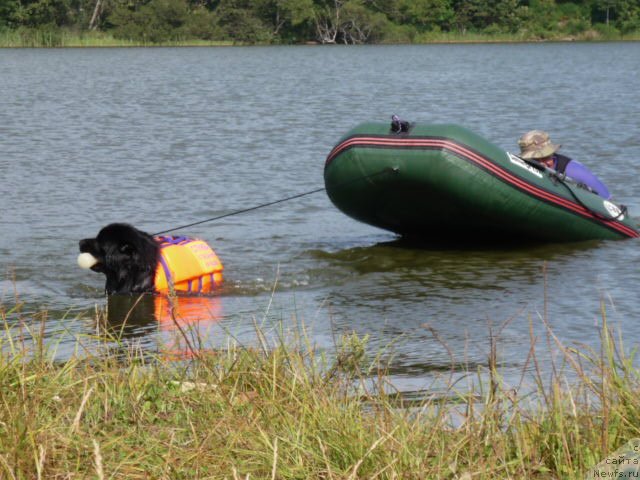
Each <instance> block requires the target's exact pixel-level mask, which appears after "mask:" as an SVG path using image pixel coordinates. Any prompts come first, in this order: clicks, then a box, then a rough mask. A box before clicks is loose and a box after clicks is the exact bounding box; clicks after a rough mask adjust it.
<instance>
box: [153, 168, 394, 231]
mask: <svg viewBox="0 0 640 480" xmlns="http://www.w3.org/2000/svg"><path fill="white" fill-rule="evenodd" d="M398 172H399V168H398V167H387V168H384V169H382V170H380V171H379V172H376V173H372V174H370V175H363V176H361V177H358V178H355V179H353V180H348V181H345V182H342V183H339V184H338V185H336V188H341V187H343V186H345V185H349V184H351V183H355V182H359V181H361V180H367V179H369V178H372V177H377V176H378V175H382V174H383V173H393V174H396V173H398ZM325 190H326V187H322V188H316V189H314V190H309V191H308V192H303V193H298V194H296V195H291V196H289V197H285V198H280V199H278V200H274V201H272V202H267V203H261V204H260V205H255V206H253V207H249V208H243V209H241V210H236V211H234V212H229V213H225V214H223V215H218V216H216V217H211V218H206V219H204V220H200V221H198V222H193V223H188V224H186V225H181V226H179V227H175V228H170V229H168V230H162V231H161V232H156V233H154V234H153V236H154V237H155V236H158V235H164V234H166V233H171V232H175V231H176V230H182V229H183V228H189V227H193V226H195V225H201V224H203V223H208V222H215V221H216V220H221V219H223V218H227V217H233V216H234V215H240V214H241V213H247V212H252V211H253V210H258V209H259V208H264V207H270V206H271V205H276V204H278V203H284V202H288V201H290V200H295V199H296V198H301V197H305V196H307V195H312V194H314V193H318V192H323V191H325Z"/></svg>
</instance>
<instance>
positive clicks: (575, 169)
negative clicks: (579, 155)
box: [553, 155, 611, 199]
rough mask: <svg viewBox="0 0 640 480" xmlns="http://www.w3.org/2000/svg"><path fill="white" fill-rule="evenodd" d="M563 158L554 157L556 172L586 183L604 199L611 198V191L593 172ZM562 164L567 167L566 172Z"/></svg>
mask: <svg viewBox="0 0 640 480" xmlns="http://www.w3.org/2000/svg"><path fill="white" fill-rule="evenodd" d="M562 157H564V156H560V155H554V156H553V168H554V170H557V171H558V172H560V173H564V174H565V175H566V176H567V177H569V178H571V179H573V180H575V181H576V182H578V183H584V184H585V185H586V186H587V187H589V188H591V189H592V190H593V191H594V192H596V193H597V194H598V195H600V196H601V197H603V198H606V199H609V198H611V194H610V193H609V189H608V188H607V187H606V186H605V184H604V183H602V182H601V181H600V179H599V178H598V177H596V176H595V174H594V173H593V172H592V171H591V170H589V169H588V168H587V167H585V166H584V165H582V164H581V163H580V162H578V161H577V160H573V159H570V158H569V157H564V158H562ZM558 160H560V165H558ZM562 160H564V161H562ZM567 160H568V162H567ZM562 164H564V165H565V168H564V171H563V169H562ZM558 167H560V169H558Z"/></svg>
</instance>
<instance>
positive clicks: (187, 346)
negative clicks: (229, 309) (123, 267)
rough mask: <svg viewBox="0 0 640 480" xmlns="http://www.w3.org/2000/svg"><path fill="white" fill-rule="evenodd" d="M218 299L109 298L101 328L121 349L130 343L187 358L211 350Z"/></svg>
mask: <svg viewBox="0 0 640 480" xmlns="http://www.w3.org/2000/svg"><path fill="white" fill-rule="evenodd" d="M221 305H222V304H221V299H220V298H219V297H211V296H171V297H168V296H165V295H140V296H132V295H112V296H110V297H109V298H108V299H107V305H106V312H105V313H106V315H104V317H103V319H104V323H103V325H101V327H102V330H103V331H104V333H105V334H107V335H111V336H112V337H113V338H114V339H116V340H117V341H118V342H119V343H121V344H122V345H124V346H125V347H126V346H128V345H131V344H134V343H135V344H136V345H137V346H141V347H143V348H144V349H146V350H152V351H156V350H158V351H159V352H161V353H162V354H170V355H173V356H177V357H184V358H188V357H190V356H191V355H194V354H197V352H198V351H201V350H204V349H207V348H212V346H211V345H208V344H207V342H208V341H209V339H210V335H211V334H212V327H213V326H215V325H217V324H218V323H219V322H220V320H221V318H222V310H221V308H222V307H221Z"/></svg>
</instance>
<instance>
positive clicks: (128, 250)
mask: <svg viewBox="0 0 640 480" xmlns="http://www.w3.org/2000/svg"><path fill="white" fill-rule="evenodd" d="M118 251H119V252H120V253H122V254H123V255H126V256H128V257H131V256H132V255H133V254H134V253H135V251H136V249H135V248H134V247H133V245H131V244H129V243H123V244H122V245H120V247H119V248H118Z"/></svg>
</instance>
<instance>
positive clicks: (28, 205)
mask: <svg viewBox="0 0 640 480" xmlns="http://www.w3.org/2000/svg"><path fill="white" fill-rule="evenodd" d="M639 78H640V46H639V45H638V44H635V43H620V44H617V43H611V44H573V45H571V44H545V45H437V46H380V47H348V48H347V47H344V48H341V47H335V48H330V47H326V48H325V47H256V48H196V49H189V48H181V49H171V48H163V49H96V50H92V49H82V50H0V171H1V172H2V177H3V179H2V182H0V199H1V201H2V208H1V210H0V227H1V232H2V235H1V236H0V267H1V271H0V273H1V275H2V276H1V277H0V295H1V299H2V303H3V304H4V308H5V310H6V309H8V308H11V307H12V306H13V305H14V304H15V303H16V297H18V298H19V301H20V302H23V303H24V305H23V310H24V311H27V312H28V311H34V310H39V309H42V308H46V309H47V310H48V311H49V316H48V318H47V321H46V334H47V336H48V338H55V339H56V341H57V342H60V344H59V345H58V347H57V348H58V355H59V356H60V357H62V358H64V357H65V356H68V355H70V354H71V353H72V348H73V345H74V344H75V341H76V337H77V336H78V335H83V334H90V333H92V332H93V331H95V328H96V325H95V320H94V317H95V314H94V310H95V306H96V305H98V306H99V307H100V308H102V307H104V306H105V305H106V304H107V301H106V299H105V298H104V297H103V295H102V289H103V285H104V281H103V278H102V277H101V276H99V275H97V274H93V273H92V272H87V271H84V270H80V269H79V268H78V267H77V265H76V256H77V241H78V240H79V239H81V238H84V237H88V236H94V235H95V234H96V233H97V231H98V230H99V229H100V228H101V227H102V226H104V225H106V224H107V223H110V222H113V221H126V222H130V223H133V224H134V225H136V226H138V227H139V228H141V229H144V230H147V231H149V232H151V233H153V232H157V231H160V230H164V229H167V228H172V227H175V226H179V225H183V224H186V223H190V222H194V221H198V220H201V219H204V218H207V217H211V216H215V215H220V214H224V213H227V212H231V211H234V210H238V209H243V208H247V207H250V206H253V205H257V204H261V203H263V202H269V201H273V200H276V199H279V198H282V197H286V196H289V195H292V194H296V193H300V192H305V191H309V190H312V189H315V188H318V187H321V186H323V178H322V171H323V164H324V160H325V158H326V156H327V154H328V152H329V151H330V150H331V148H332V146H333V145H334V144H335V143H336V142H337V140H338V139H339V137H340V136H341V135H342V134H344V133H345V132H346V131H347V130H348V129H350V128H351V127H353V126H354V125H356V124H357V123H360V122H362V121H369V120H373V121H387V120H388V119H389V117H390V115H391V114H394V113H396V114H399V115H401V116H402V117H404V118H406V119H409V120H412V121H419V122H454V123H460V124H462V125H464V126H466V127H468V128H470V129H472V130H474V131H476V132H477V133H479V134H481V135H483V136H485V137H486V138H488V139H489V140H491V141H493V142H494V143H496V144H498V145H501V146H502V147H504V148H505V149H508V150H512V151H513V150H516V148H517V146H516V139H517V138H518V137H519V136H520V135H521V134H522V133H523V132H524V131H526V130H529V129H532V128H540V129H545V130H548V131H551V132H552V137H553V139H554V140H555V141H557V142H560V143H562V144H563V145H564V147H563V150H562V151H563V152H564V153H566V154H568V155H570V156H573V157H574V158H577V159H580V160H582V161H583V162H584V163H587V164H588V165H589V166H591V167H592V169H593V170H594V171H595V172H597V173H598V174H599V175H600V176H601V178H602V179H603V180H605V182H606V183H607V184H608V185H609V186H610V189H611V190H612V191H613V192H614V196H615V199H616V200H617V201H619V202H621V203H624V204H626V205H628V206H629V208H630V211H631V213H632V214H633V215H635V216H638V215H640V184H639V182H637V179H636V175H635V172H637V166H638V162H639V161H640V136H639V135H638V121H637V119H638V117H637V106H638V105H639V104H640V88H639V85H638V79H639ZM180 233H183V234H189V235H193V236H200V237H202V238H204V239H206V240H208V241H209V242H210V243H211V244H212V245H213V247H214V248H215V249H216V251H217V252H218V254H219V255H220V257H221V259H222V261H223V262H224V264H225V268H226V270H225V273H226V285H225V287H224V289H223V291H222V292H221V294H220V295H219V296H218V297H216V298H213V299H211V298H209V299H199V300H194V301H193V302H191V303H188V304H185V305H183V306H182V312H181V313H182V314H183V316H185V317H187V318H190V316H194V317H197V316H199V315H201V313H202V312H203V311H206V312H207V313H208V315H207V317H208V318H213V320H212V321H209V322H207V329H208V332H209V337H208V338H209V340H208V341H209V342H210V343H212V344H213V345H212V346H213V347H216V346H218V345H226V342H227V340H228V338H229V336H233V337H235V338H236V339H237V340H238V341H240V342H243V343H248V344H251V343H253V342H254V341H255V335H254V333H253V330H254V324H255V323H258V324H260V325H262V326H263V328H264V329H265V330H266V331H268V332H271V331H276V330H277V329H278V328H279V325H281V324H283V325H285V328H286V326H290V325H296V324H298V325H299V324H301V323H303V324H304V325H305V326H306V328H307V330H308V332H309V334H310V336H311V339H312V341H313V342H314V343H315V344H317V345H318V346H319V347H321V348H326V349H329V350H330V349H331V348H332V345H333V342H334V339H335V338H339V336H340V335H341V334H343V333H348V332H351V331H356V332H358V333H359V334H361V335H369V345H370V348H371V351H372V352H377V351H378V350H379V348H382V347H386V348H387V350H386V351H387V352H389V353H388V356H389V357H390V359H391V373H392V379H391V380H392V382H393V383H394V384H395V385H396V386H397V387H398V388H400V389H401V390H404V391H415V390H423V389H427V388H429V386H430V385H431V382H432V380H433V378H434V372H437V371H441V370H443V369H445V370H446V369H447V368H448V366H449V365H450V362H451V356H452V355H453V356H454V357H455V360H456V361H457V362H459V363H466V364H468V365H469V366H471V367H472V368H475V366H476V365H480V366H482V365H486V364H487V354H488V351H489V330H490V328H489V325H493V329H494V332H495V331H497V330H498V327H497V326H498V325H500V324H502V323H503V322H507V325H506V326H505V327H504V328H503V329H502V330H501V331H500V335H499V349H498V351H499V356H500V361H501V363H502V365H503V368H504V372H505V375H506V376H507V377H508V378H513V379H514V381H517V379H518V378H519V372H521V371H522V369H523V368H525V367H526V366H527V363H526V358H527V353H528V350H529V326H530V324H531V325H532V327H533V330H534V332H535V333H536V334H538V335H541V336H543V327H542V317H543V316H544V315H545V310H546V315H547V318H548V320H549V323H550V324H551V325H552V327H553V328H554V330H555V332H556V334H558V336H559V337H560V338H561V339H562V340H563V341H564V342H566V343H567V344H570V345H574V344H579V345H587V346H588V345H592V346H595V345H597V344H598V342H597V332H598V326H599V325H600V323H601V318H602V315H601V303H602V304H604V305H605V307H606V310H607V316H608V319H609V321H610V322H611V323H612V324H614V325H615V326H616V327H618V328H620V329H621V331H622V332H623V334H624V338H625V342H626V344H627V346H629V347H633V346H636V345H637V344H638V342H639V341H640V331H639V329H638V328H637V325H638V320H639V318H640V304H639V302H638V293H637V292H638V286H639V285H640V272H639V269H640V263H639V262H638V260H639V257H640V253H639V248H638V247H639V245H638V242H637V241H635V240H630V241H623V242H587V243H581V244H571V245H535V246H531V245H516V246H513V247H511V248H504V247H496V248H488V247H483V248H463V249H462V248H453V247H451V248H447V247H438V248H433V247H431V248H419V247H416V246H411V245H405V244H403V243H402V242H398V241H397V238H396V237H395V236H394V235H393V234H390V233H387V232H384V231H381V230H377V229H374V228H372V227H368V226H365V225H362V224H358V223H356V222H355V221H353V220H351V219H349V218H348V217H346V216H344V215H343V214H341V213H340V212H339V211H338V210H337V209H336V208H334V207H333V206H332V205H331V203H330V202H329V200H328V199H327V197H326V195H325V194H323V193H319V194H315V195H311V196H308V197H305V198H302V199H299V200H296V201H292V202H289V203H285V204H281V205H279V206H274V207H269V208H267V209H263V210H258V211H257V212H253V213H248V214H244V215H238V216H234V217H229V218H226V219H224V220H222V221H219V222H217V223H212V224H203V225H199V226H196V227H192V228H189V229H187V230H185V231H182V232H180ZM545 288H546V297H547V302H546V304H545V301H544V298H545ZM130 303H131V302H130V300H129V299H117V300H114V301H112V302H111V305H109V311H110V317H111V318H112V320H113V319H117V317H118V316H119V315H121V312H122V311H124V310H127V309H128V307H129V306H130ZM146 303H147V304H146V305H143V308H142V309H141V310H140V311H141V312H142V313H141V314H140V315H138V316H137V317H136V318H135V319H134V320H135V321H133V322H132V326H131V327H130V328H129V329H128V330H127V335H128V336H129V338H130V339H131V340H132V341H134V340H135V342H137V343H139V344H140V345H142V347H143V348H148V349H155V348H157V346H158V344H164V345H165V346H166V344H169V347H171V346H172V345H171V342H172V341H173V340H171V338H170V331H171V330H172V327H171V325H170V322H166V321H164V320H166V318H165V317H163V313H162V312H163V308H164V307H163V306H162V305H156V304H155V303H154V301H153V299H152V301H150V302H146ZM154 313H155V315H154ZM8 318H9V322H10V323H15V322H17V317H16V315H13V314H12V315H9V317H8ZM158 318H159V320H160V322H158V321H157V319H158ZM201 328H203V327H201ZM436 335H437V337H438V338H439V340H438V339H436V338H435V336H436ZM60 339H62V340H60ZM545 343H546V342H543V341H542V337H540V347H541V349H542V350H543V352H542V353H541V356H542V357H543V360H544V361H543V362H542V363H543V368H544V369H545V370H548V368H549V365H550V362H549V360H550V355H553V353H550V352H546V350H545V348H544V344H545Z"/></svg>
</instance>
